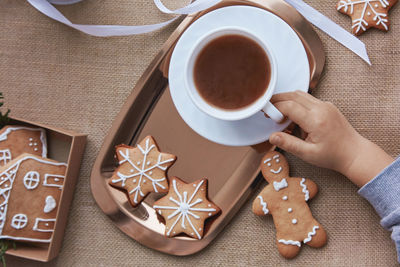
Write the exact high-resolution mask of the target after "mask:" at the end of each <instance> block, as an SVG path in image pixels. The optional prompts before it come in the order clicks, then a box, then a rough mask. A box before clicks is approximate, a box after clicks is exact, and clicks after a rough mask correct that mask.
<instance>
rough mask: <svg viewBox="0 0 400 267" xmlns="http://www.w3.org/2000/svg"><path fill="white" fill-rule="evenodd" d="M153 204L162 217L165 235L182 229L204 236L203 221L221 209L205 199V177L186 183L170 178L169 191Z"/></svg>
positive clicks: (179, 231) (193, 234) (187, 232)
mask: <svg viewBox="0 0 400 267" xmlns="http://www.w3.org/2000/svg"><path fill="white" fill-rule="evenodd" d="M153 208H154V209H155V210H156V212H158V214H159V215H161V216H162V217H163V218H164V219H165V235H166V236H167V237H173V236H176V235H178V234H180V233H185V234H187V235H188V236H190V237H193V238H196V239H201V238H202V237H203V234H204V221H205V220H206V219H208V218H210V217H212V216H214V215H216V214H217V213H219V211H220V209H219V208H218V206H216V205H215V204H214V203H212V202H210V201H209V200H208V199H207V179H202V180H198V181H195V182H193V183H190V184H187V183H185V182H183V181H182V180H180V179H179V178H177V177H172V178H171V186H170V189H169V192H168V194H167V195H166V196H164V197H163V198H161V199H159V200H157V201H156V202H155V203H154V206H153Z"/></svg>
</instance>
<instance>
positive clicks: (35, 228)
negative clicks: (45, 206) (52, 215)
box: [32, 218, 56, 232]
mask: <svg viewBox="0 0 400 267" xmlns="http://www.w3.org/2000/svg"><path fill="white" fill-rule="evenodd" d="M40 222H54V223H55V222H56V219H43V218H36V220H35V225H34V226H33V228H32V230H33V231H38V232H54V229H40V228H39V223H40Z"/></svg>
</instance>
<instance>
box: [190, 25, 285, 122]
mask: <svg viewBox="0 0 400 267" xmlns="http://www.w3.org/2000/svg"><path fill="white" fill-rule="evenodd" d="M231 34H235V35H242V36H245V37H248V38H250V39H252V40H254V41H255V42H256V43H258V44H259V45H260V46H261V47H262V48H263V49H264V51H265V54H266V55H267V56H268V59H269V63H270V67H271V78H270V81H269V84H268V88H267V90H265V93H264V94H263V95H262V96H261V97H259V98H258V99H257V100H256V101H254V102H253V103H252V104H250V105H248V106H246V107H243V108H240V109H233V110H228V109H223V108H218V107H216V106H213V105H211V104H209V103H207V102H206V101H205V100H204V98H203V97H201V96H200V94H199V92H198V91H197V89H196V86H195V83H194V72H193V70H194V65H195V62H196V59H197V56H198V55H199V53H200V52H201V50H202V49H203V48H204V47H205V46H206V45H207V44H208V43H209V42H211V41H212V40H214V39H216V38H218V37H221V36H224V35H231ZM277 69H278V68H277V65H276V60H275V57H274V55H273V54H272V53H271V50H270V49H269V46H268V44H267V43H266V42H265V41H264V40H262V39H260V38H258V37H257V36H256V35H255V34H253V33H251V32H250V31H248V30H247V29H246V30H245V29H242V28H239V27H223V28H218V29H215V30H213V31H210V32H208V33H207V34H205V35H204V36H202V37H201V38H199V39H198V40H197V42H196V43H195V44H194V45H193V47H192V48H191V51H190V56H189V57H188V60H187V61H186V62H185V66H184V73H183V75H184V79H185V88H186V91H187V93H188V94H189V96H190V98H191V99H192V101H193V103H194V104H195V105H196V106H197V107H198V108H199V109H200V110H202V111H203V112H204V113H206V114H208V115H210V116H212V117H214V118H217V119H221V120H229V121H233V120H241V119H245V118H248V117H250V116H252V115H254V114H256V113H257V112H259V111H261V110H262V111H263V112H265V113H266V114H267V115H268V116H269V117H270V118H271V119H272V120H274V121H276V122H281V121H282V120H283V115H282V113H281V112H280V111H279V110H278V109H277V108H276V107H275V106H274V105H272V104H271V102H270V99H271V97H272V95H273V94H274V91H275V86H276V80H277Z"/></svg>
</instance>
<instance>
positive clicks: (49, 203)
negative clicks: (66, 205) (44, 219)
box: [43, 196, 57, 213]
mask: <svg viewBox="0 0 400 267" xmlns="http://www.w3.org/2000/svg"><path fill="white" fill-rule="evenodd" d="M56 207H57V202H56V200H55V199H54V197H53V196H47V197H46V200H45V202H44V208H43V212H44V213H49V212H51V211H52V210H54V209H55V208H56Z"/></svg>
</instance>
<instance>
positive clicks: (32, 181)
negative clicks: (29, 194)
mask: <svg viewBox="0 0 400 267" xmlns="http://www.w3.org/2000/svg"><path fill="white" fill-rule="evenodd" d="M39 182H40V174H39V173H38V172H37V171H30V172H27V173H26V174H25V177H24V185H25V187H26V189H29V190H32V189H35V188H36V187H37V186H38V185H39Z"/></svg>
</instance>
